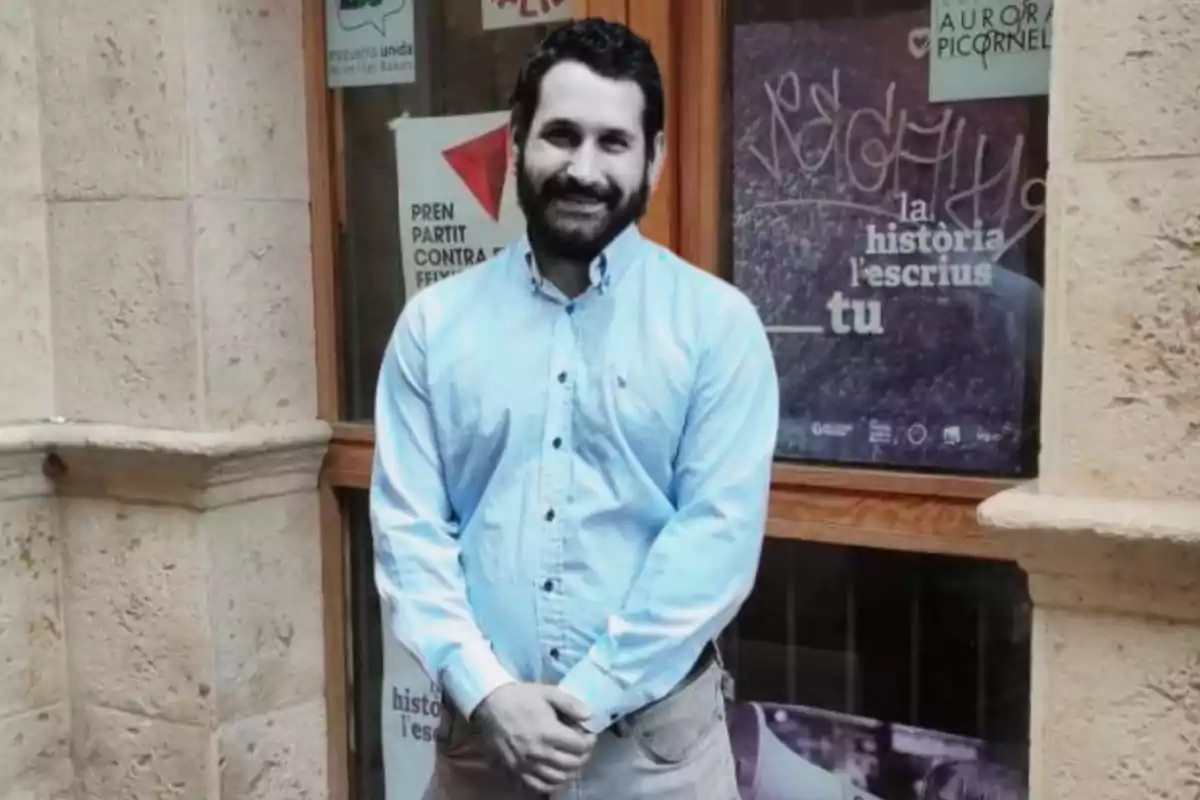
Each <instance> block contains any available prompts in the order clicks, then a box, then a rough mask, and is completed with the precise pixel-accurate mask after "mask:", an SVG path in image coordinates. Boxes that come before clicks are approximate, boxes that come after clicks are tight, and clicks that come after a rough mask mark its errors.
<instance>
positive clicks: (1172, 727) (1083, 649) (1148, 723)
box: [1030, 609, 1200, 800]
mask: <svg viewBox="0 0 1200 800" xmlns="http://www.w3.org/2000/svg"><path fill="white" fill-rule="evenodd" d="M1035 625H1036V634H1035V652H1034V657H1033V670H1034V683H1035V686H1036V687H1037V690H1036V695H1035V697H1034V719H1035V721H1036V723H1037V724H1035V727H1034V729H1033V732H1032V734H1033V740H1032V742H1031V751H1032V752H1033V753H1034V754H1035V762H1036V764H1037V766H1036V767H1035V769H1034V773H1033V780H1032V785H1031V795H1030V796H1031V797H1032V798H1036V800H1052V799H1053V798H1087V800H1131V798H1151V797H1156V798H1157V797H1161V798H1181V800H1182V798H1187V797H1194V796H1195V793H1196V785H1197V780H1200V628H1197V627H1196V626H1195V625H1190V624H1172V623H1166V622H1155V621H1153V620H1149V619H1145V618H1138V617H1124V616H1108V615H1099V614H1091V613H1087V612H1079V611H1066V610H1053V609H1052V610H1046V609H1039V610H1037V611H1036V612H1035Z"/></svg>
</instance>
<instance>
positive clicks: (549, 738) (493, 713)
mask: <svg viewBox="0 0 1200 800" xmlns="http://www.w3.org/2000/svg"><path fill="white" fill-rule="evenodd" d="M472 717H473V718H474V719H475V720H477V721H478V724H479V730H480V732H481V733H482V734H483V738H484V740H485V742H486V743H487V746H488V747H489V748H490V749H491V751H492V752H493V753H494V754H495V756H496V757H497V758H498V759H499V760H500V761H501V762H502V763H503V764H504V765H505V766H506V767H508V769H509V770H511V771H512V772H513V774H515V775H516V776H517V777H519V778H520V779H521V781H522V782H523V783H524V784H525V785H526V786H528V787H529V788H531V789H533V790H534V791H536V792H540V793H542V794H549V793H551V792H553V791H554V790H555V789H557V788H558V787H559V786H561V785H562V784H564V783H566V782H567V781H568V780H570V779H571V778H572V777H573V776H574V775H576V774H577V773H578V772H579V771H580V770H581V769H582V768H583V765H584V764H586V763H587V760H588V757H589V756H590V755H591V753H592V747H593V745H595V743H596V736H595V734H592V733H588V732H587V731H585V730H583V729H582V728H581V727H579V725H580V723H582V722H583V721H584V720H586V719H587V718H588V708H587V706H586V705H585V704H584V703H583V702H582V701H580V700H579V699H577V698H575V697H572V696H571V695H569V694H567V693H566V692H564V691H562V690H561V689H559V688H558V687H556V686H546V685H543V684H538V683H510V684H508V685H506V686H502V687H500V688H499V689H497V690H495V691H494V692H492V693H491V694H490V695H488V697H487V698H486V699H485V700H484V701H483V702H482V703H480V704H479V707H478V708H477V709H476V710H475V713H474V714H473V715H472Z"/></svg>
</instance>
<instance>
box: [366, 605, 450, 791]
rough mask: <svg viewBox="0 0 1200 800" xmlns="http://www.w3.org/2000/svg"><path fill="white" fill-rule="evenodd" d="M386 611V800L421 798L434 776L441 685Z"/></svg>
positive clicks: (384, 649)
mask: <svg viewBox="0 0 1200 800" xmlns="http://www.w3.org/2000/svg"><path fill="white" fill-rule="evenodd" d="M390 617H391V614H390V612H388V611H387V608H386V606H385V607H384V609H383V620H384V622H383V697H382V701H383V713H382V714H381V715H380V720H381V722H382V731H381V734H382V739H383V774H384V783H385V786H386V787H387V798H386V800H422V798H423V797H424V795H425V790H426V789H427V788H428V787H429V782H430V780H431V778H432V777H433V759H434V734H436V733H437V729H438V718H439V716H440V714H441V713H442V709H441V689H440V688H439V687H438V685H437V683H435V682H434V681H431V680H430V679H429V677H428V676H427V675H426V674H425V671H424V670H423V669H422V668H421V665H420V663H419V662H418V661H417V660H416V659H415V658H414V657H413V656H412V654H411V653H409V652H408V651H407V650H405V649H404V647H403V646H401V644H400V642H399V641H398V640H397V639H396V637H395V635H394V634H393V633H392V629H391V625H390V624H389V621H388V620H389V619H390Z"/></svg>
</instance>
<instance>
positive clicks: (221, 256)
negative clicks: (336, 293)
mask: <svg viewBox="0 0 1200 800" xmlns="http://www.w3.org/2000/svg"><path fill="white" fill-rule="evenodd" d="M195 229H196V242H195V265H196V269H197V270H198V271H199V273H200V274H199V291H200V308H201V309H202V311H203V320H202V326H203V339H202V341H203V342H204V351H205V352H204V370H205V382H204V383H205V387H206V389H207V396H206V398H205V418H206V423H207V426H208V427H210V428H235V427H239V426H243V425H249V424H254V423H259V424H275V423H281V422H298V421H307V420H311V419H314V418H316V415H317V400H316V397H317V389H316V383H317V381H316V360H315V356H314V354H315V352H316V344H315V341H314V340H315V333H314V327H313V293H312V259H311V255H310V252H311V250H310V241H309V212H308V205H307V204H306V203H303V202H295V201H287V202H246V201H236V200H204V201H197V203H196V207H195Z"/></svg>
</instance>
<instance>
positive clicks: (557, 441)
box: [550, 436, 562, 450]
mask: <svg viewBox="0 0 1200 800" xmlns="http://www.w3.org/2000/svg"><path fill="white" fill-rule="evenodd" d="M550 444H552V445H554V449H555V450H557V449H558V448H560V447H562V437H561V436H555V437H554V441H553V442H551V443H550Z"/></svg>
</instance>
